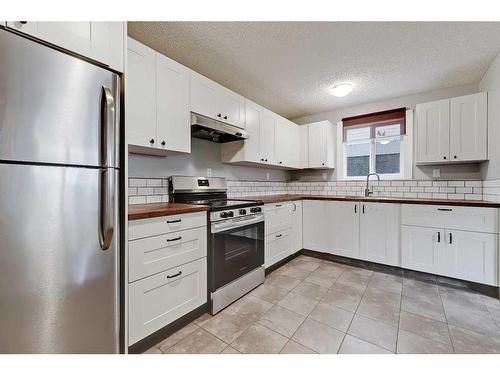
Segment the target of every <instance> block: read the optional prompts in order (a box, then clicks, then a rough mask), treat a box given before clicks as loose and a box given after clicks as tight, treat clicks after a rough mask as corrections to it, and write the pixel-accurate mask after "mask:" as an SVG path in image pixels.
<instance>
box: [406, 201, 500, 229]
mask: <svg viewBox="0 0 500 375" xmlns="http://www.w3.org/2000/svg"><path fill="white" fill-rule="evenodd" d="M401 222H402V224H404V225H418V226H422V227H435V228H448V229H457V230H468V231H474V232H485V233H498V210H497V209H496V208H485V207H460V206H434V205H418V204H403V205H402V207H401Z"/></svg>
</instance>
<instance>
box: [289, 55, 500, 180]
mask: <svg viewBox="0 0 500 375" xmlns="http://www.w3.org/2000/svg"><path fill="white" fill-rule="evenodd" d="M497 60H498V58H497ZM497 65H500V63H498V62H497ZM497 70H498V72H497V73H496V80H497V81H499V80H500V66H499V67H498V69H497ZM497 87H499V85H498V84H497ZM478 91H479V87H478V85H477V84H473V85H466V86H458V87H451V88H447V89H441V90H435V91H429V92H425V93H420V94H414V95H408V96H402V97H397V98H392V99H387V100H383V101H380V102H375V103H368V104H363V105H358V106H355V107H349V108H343V109H338V110H334V111H329V112H322V113H317V114H314V115H310V116H305V117H300V118H296V119H292V121H293V122H295V123H297V124H307V123H311V122H316V121H322V120H329V121H330V122H331V123H332V124H334V125H336V124H337V122H339V121H340V120H342V118H344V117H350V116H356V115H362V114H366V113H372V112H379V111H385V110H388V109H394V108H401V107H407V108H410V109H415V106H416V105H417V104H419V103H424V102H429V101H433V100H439V99H444V98H450V97H454V96H461V95H467V94H472V93H475V92H478ZM497 95H498V97H497V103H498V104H497V105H500V102H499V101H500V92H499V93H498V94H497ZM498 111H500V109H497V115H499V117H498V121H499V122H500V113H498ZM414 118H416V116H414ZM497 152H498V153H499V154H500V150H498V151H497ZM415 153H416V147H414V154H415ZM413 160H416V155H414V158H413ZM498 162H499V163H500V158H499V160H498ZM483 164H484V163H483ZM490 164H491V163H490ZM433 168H438V167H436V166H434V167H433V166H418V167H417V166H414V168H413V178H414V179H415V180H424V179H432V169H433ZM439 168H440V169H441V177H440V179H443V180H453V179H483V173H484V171H483V170H482V169H481V165H480V164H462V165H442V166H439ZM322 173H324V171H313V170H306V171H294V172H292V176H291V177H292V180H318V179H322ZM327 179H328V180H335V179H336V173H335V171H330V172H327Z"/></svg>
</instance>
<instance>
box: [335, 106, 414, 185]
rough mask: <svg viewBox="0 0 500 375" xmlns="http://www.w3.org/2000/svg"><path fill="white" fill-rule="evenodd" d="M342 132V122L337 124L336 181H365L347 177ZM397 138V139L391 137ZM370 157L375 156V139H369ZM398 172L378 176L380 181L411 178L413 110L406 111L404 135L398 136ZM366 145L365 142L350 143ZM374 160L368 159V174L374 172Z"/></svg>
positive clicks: (362, 177)
mask: <svg viewBox="0 0 500 375" xmlns="http://www.w3.org/2000/svg"><path fill="white" fill-rule="evenodd" d="M343 137H344V130H343V126H342V121H339V122H338V124H337V180H344V181H353V180H354V181H359V180H365V179H366V176H347V175H346V172H347V157H346V147H345V143H344V139H343ZM393 138H397V137H393ZM369 142H370V156H371V155H375V151H376V150H375V142H376V139H370V140H369ZM400 142H401V143H400V150H399V155H400V156H399V158H400V161H399V162H400V172H399V173H384V174H380V179H381V180H402V179H405V180H406V179H408V180H411V179H412V178H413V110H411V109H408V110H406V134H404V135H401V136H400ZM351 143H367V141H364V142H363V141H360V142H351ZM374 164H375V158H373V157H370V172H372V171H375V165H374Z"/></svg>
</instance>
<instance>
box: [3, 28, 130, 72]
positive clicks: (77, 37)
mask: <svg viewBox="0 0 500 375" xmlns="http://www.w3.org/2000/svg"><path fill="white" fill-rule="evenodd" d="M7 27H9V28H11V29H14V30H17V31H19V32H22V33H25V34H28V35H31V36H33V37H35V38H38V39H40V40H43V41H45V42H48V43H51V44H54V45H56V46H58V47H61V48H64V49H66V50H68V51H71V52H75V53H77V54H80V55H82V56H85V57H87V58H89V59H92V60H95V61H98V62H100V63H103V64H105V65H108V66H109V67H110V68H112V69H115V70H117V71H119V72H123V61H124V35H125V24H124V23H123V22H90V21H88V22H32V21H12V22H7Z"/></svg>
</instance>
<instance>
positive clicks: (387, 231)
mask: <svg viewBox="0 0 500 375" xmlns="http://www.w3.org/2000/svg"><path fill="white" fill-rule="evenodd" d="M360 206H361V210H360V211H361V213H360V233H359V238H360V248H359V255H360V257H361V259H365V260H369V261H371V262H377V263H382V264H388V265H392V266H399V220H398V218H399V214H398V205H397V204H386V203H363V202H362V203H360Z"/></svg>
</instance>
